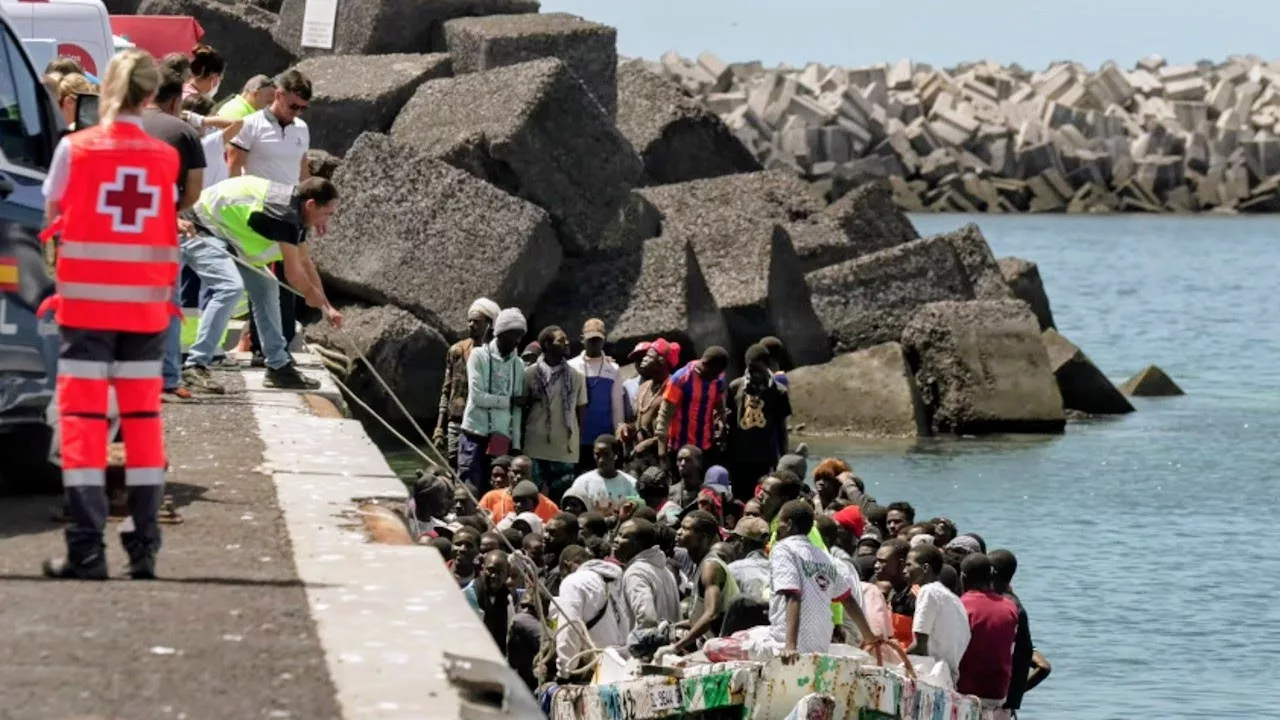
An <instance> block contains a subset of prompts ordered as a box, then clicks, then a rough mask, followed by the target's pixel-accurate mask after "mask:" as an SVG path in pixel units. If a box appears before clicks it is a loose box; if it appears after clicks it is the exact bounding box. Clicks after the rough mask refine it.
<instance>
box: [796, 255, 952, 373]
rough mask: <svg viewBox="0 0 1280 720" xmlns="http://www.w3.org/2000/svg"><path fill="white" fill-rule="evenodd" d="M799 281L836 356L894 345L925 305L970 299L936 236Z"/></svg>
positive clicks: (815, 272) (828, 268)
mask: <svg viewBox="0 0 1280 720" xmlns="http://www.w3.org/2000/svg"><path fill="white" fill-rule="evenodd" d="M805 282H806V283H807V284H808V287H809V292H810V293H811V298H812V301H813V308H814V310H815V311H816V312H817V313H818V318H819V319H820V320H821V321H822V325H823V328H824V329H825V330H826V332H827V333H828V334H829V335H830V336H831V338H832V342H833V345H834V347H835V351H836V352H850V351H853V350H859V349H862V348H868V347H871V346H872V345H879V344H880V343H885V342H896V341H897V340H898V338H899V337H900V336H901V335H902V329H903V328H904V327H906V325H907V323H908V322H909V321H910V320H911V318H912V316H914V315H915V312H916V310H918V309H919V308H921V307H923V306H924V305H926V304H928V303H931V302H937V301H940V300H971V299H973V289H972V287H971V286H970V284H969V280H968V278H967V276H966V275H965V271H964V266H963V265H961V264H960V259H959V258H958V257H957V256H956V251H955V248H954V246H952V244H951V243H949V242H947V241H946V240H945V239H943V238H939V237H934V238H926V239H924V240H915V241H913V242H909V243H906V244H905V245H899V246H897V247H894V248H890V249H888V250H881V251H880V252H876V253H872V254H870V255H865V256H863V257H860V258H858V259H856V260H849V261H846V262H843V263H840V264H838V265H832V266H830V267H826V268H822V269H821V270H815V271H814V272H811V273H809V274H807V275H806V276H805Z"/></svg>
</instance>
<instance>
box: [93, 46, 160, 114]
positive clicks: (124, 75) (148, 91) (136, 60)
mask: <svg viewBox="0 0 1280 720" xmlns="http://www.w3.org/2000/svg"><path fill="white" fill-rule="evenodd" d="M159 87H160V66H159V65H158V64H156V59H155V58H153V57H151V54H150V53H148V52H146V51H145V50H138V49H129V50H125V51H123V52H120V53H118V54H116V56H115V57H113V58H111V63H110V64H109V65H107V74H106V80H105V81H104V82H103V83H102V100H103V109H102V113H101V120H100V122H101V124H102V125H103V126H106V125H110V124H111V123H112V122H113V121H114V120H115V119H116V116H117V115H119V114H120V113H121V112H128V111H134V110H141V109H142V105H143V104H144V103H146V102H147V100H148V99H150V98H151V97H152V96H154V95H155V93H156V90H157V89H158V88H159Z"/></svg>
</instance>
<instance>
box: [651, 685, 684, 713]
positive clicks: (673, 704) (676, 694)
mask: <svg viewBox="0 0 1280 720" xmlns="http://www.w3.org/2000/svg"><path fill="white" fill-rule="evenodd" d="M649 704H650V705H651V706H652V708H653V710H654V711H658V710H675V709H676V708H678V707H680V688H679V687H677V686H675V685H662V686H659V687H656V688H653V689H651V690H650V691H649Z"/></svg>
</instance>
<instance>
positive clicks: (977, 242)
mask: <svg viewBox="0 0 1280 720" xmlns="http://www.w3.org/2000/svg"><path fill="white" fill-rule="evenodd" d="M937 237H940V238H943V239H945V240H946V241H947V242H949V243H951V246H952V247H954V248H955V249H956V255H957V256H958V257H959V258H960V264H961V265H963V266H964V271H965V275H967V276H968V278H969V283H970V284H971V285H972V286H973V295H974V297H976V298H977V299H979V300H1004V299H1006V298H1010V297H1013V293H1012V292H1011V291H1010V290H1009V286H1008V285H1007V284H1005V281H1004V276H1003V275H1001V274H1000V266H999V265H998V264H996V256H995V255H993V254H992V252H991V246H990V245H988V244H987V239H986V238H985V237H983V235H982V231H981V230H979V229H978V226H977V225H975V224H973V223H969V224H967V225H965V226H964V227H962V228H960V229H959V230H953V231H952V232H949V233H943V234H941V235H938V236H937Z"/></svg>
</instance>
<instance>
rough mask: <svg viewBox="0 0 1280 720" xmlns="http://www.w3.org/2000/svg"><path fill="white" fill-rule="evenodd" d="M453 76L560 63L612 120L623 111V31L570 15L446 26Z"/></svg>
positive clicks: (504, 17)
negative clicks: (620, 82)
mask: <svg viewBox="0 0 1280 720" xmlns="http://www.w3.org/2000/svg"><path fill="white" fill-rule="evenodd" d="M444 37H445V42H446V44H447V45H448V49H449V55H450V56H451V57H452V58H453V69H454V72H456V73H458V74H459V75H461V74H464V73H473V72H484V71H485V70H492V69H494V68H497V67H503V66H506V65H516V64H518V63H522V62H529V61H530V60H539V59H541V58H548V57H554V58H559V59H560V60H561V61H563V62H564V64H565V65H567V66H568V67H569V69H570V70H572V71H573V74H574V75H577V76H578V79H579V80H581V81H582V83H583V84H584V85H586V86H587V89H588V90H590V91H591V95H592V96H593V97H595V99H596V100H598V101H600V104H601V105H603V106H604V109H605V111H606V112H607V113H608V114H609V115H610V116H612V115H613V114H614V112H615V111H616V109H617V106H618V101H617V98H618V87H617V82H616V80H615V78H616V74H617V69H618V31H617V30H615V29H614V28H611V27H609V26H608V25H601V24H599V23H593V22H588V21H586V20H583V19H582V18H580V17H578V16H577V15H570V14H568V13H547V14H545V15H534V14H526V15H490V16H488V17H474V18H459V19H457V20H450V21H449V22H447V23H445V24H444Z"/></svg>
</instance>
